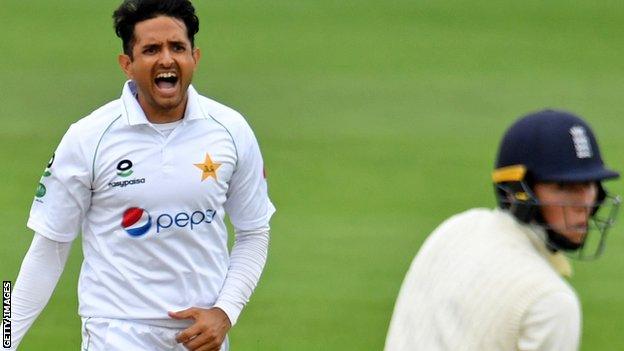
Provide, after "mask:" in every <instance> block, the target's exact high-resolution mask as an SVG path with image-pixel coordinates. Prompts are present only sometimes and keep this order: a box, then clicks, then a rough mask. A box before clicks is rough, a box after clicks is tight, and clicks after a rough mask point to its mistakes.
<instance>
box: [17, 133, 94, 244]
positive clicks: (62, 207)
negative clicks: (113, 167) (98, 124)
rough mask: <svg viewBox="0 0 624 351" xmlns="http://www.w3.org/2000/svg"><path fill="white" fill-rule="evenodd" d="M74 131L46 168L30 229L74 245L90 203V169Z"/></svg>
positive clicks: (62, 142) (66, 136)
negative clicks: (71, 242)
mask: <svg viewBox="0 0 624 351" xmlns="http://www.w3.org/2000/svg"><path fill="white" fill-rule="evenodd" d="M86 163H87V162H86V161H85V158H84V156H83V154H82V152H81V148H80V145H79V141H78V133H77V131H76V130H75V127H74V126H72V127H70V128H69V130H68V131H67V133H65V136H63V139H62V140H61V143H60V144H59V146H58V148H57V149H56V152H55V153H54V154H53V156H52V158H51V159H50V162H49V163H48V166H47V167H46V169H45V171H44V173H43V176H42V177H41V180H40V181H39V185H38V187H37V192H36V194H35V198H34V201H33V204H32V207H31V209H30V217H29V219H28V227H29V228H30V229H32V230H34V231H35V232H37V233H39V234H41V235H43V236H45V237H47V238H49V239H51V240H55V241H60V242H69V241H72V240H73V239H74V238H75V237H76V236H77V235H78V233H79V232H80V230H81V227H82V221H83V219H84V216H85V213H86V212H87V210H88V208H89V206H90V203H91V179H90V171H89V167H88V165H87V164H86Z"/></svg>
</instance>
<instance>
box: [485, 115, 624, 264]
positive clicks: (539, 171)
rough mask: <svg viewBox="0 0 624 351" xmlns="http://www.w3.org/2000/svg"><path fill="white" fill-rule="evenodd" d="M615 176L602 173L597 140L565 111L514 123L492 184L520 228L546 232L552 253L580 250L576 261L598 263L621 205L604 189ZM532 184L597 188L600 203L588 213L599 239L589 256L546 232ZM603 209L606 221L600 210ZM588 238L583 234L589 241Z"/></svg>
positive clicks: (500, 152)
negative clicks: (528, 226) (586, 184)
mask: <svg viewBox="0 0 624 351" xmlns="http://www.w3.org/2000/svg"><path fill="white" fill-rule="evenodd" d="M619 176H620V175H619V173H618V172H615V171H612V170H610V169H608V168H606V167H605V165H604V162H603V160H602V156H601V155H600V149H599V147H598V143H597V141H596V137H595V136H594V133H593V132H592V130H591V128H590V127H589V125H588V124H587V123H586V122H585V121H584V120H582V119H581V118H580V117H578V116H576V115H574V114H572V113H570V112H565V111H558V110H542V111H538V112H535V113H531V114H528V115H526V116H524V117H522V118H520V119H518V120H517V121H516V122H515V123H514V124H513V125H512V126H511V127H509V129H508V130H507V132H506V133H505V135H504V136H503V139H502V141H501V144H500V147H499V150H498V157H497V159H496V165H495V169H494V172H493V173H492V180H493V181H494V187H495V192H496V198H497V202H498V206H499V207H500V208H502V209H505V210H508V211H509V212H510V213H511V214H512V215H514V216H515V217H516V218H517V219H518V220H520V221H522V222H524V223H532V224H537V225H540V226H542V227H544V229H546V232H547V236H548V237H547V245H548V246H549V247H550V248H551V249H552V250H555V251H556V250H566V251H575V250H579V249H581V250H579V258H596V257H598V256H599V255H600V254H601V253H602V251H603V250H604V245H605V238H606V232H607V229H608V228H610V227H611V226H612V225H613V223H614V221H615V215H616V214H617V211H618V208H619V204H620V199H619V197H617V196H615V197H614V196H609V195H608V194H607V192H606V191H605V189H604V188H603V186H602V182H603V181H605V180H608V179H614V178H618V177H619ZM536 182H557V183H579V182H581V183H582V182H596V184H597V186H598V198H597V199H596V203H595V204H594V205H593V206H592V208H591V209H589V211H591V212H590V214H591V221H592V226H593V228H595V229H597V230H598V231H599V233H600V236H599V239H598V244H597V246H596V249H595V251H594V253H593V255H589V256H588V255H585V254H584V250H583V249H585V247H584V246H585V243H586V240H584V242H583V243H581V244H576V243H572V242H570V241H569V240H567V239H566V238H565V236H563V235H561V234H560V233H558V232H557V231H556V230H553V228H550V227H549V226H548V225H547V224H546V223H545V222H544V220H543V218H542V216H541V211H540V206H542V205H546V204H542V203H540V201H539V200H538V199H537V197H536V196H535V195H534V194H533V191H532V187H533V185H534V184H535V183H536ZM601 208H602V209H606V208H608V209H609V210H607V211H602V213H604V212H608V214H607V215H606V216H603V215H602V213H601V214H600V215H599V214H598V210H599V209H601ZM587 235H588V233H586V239H587Z"/></svg>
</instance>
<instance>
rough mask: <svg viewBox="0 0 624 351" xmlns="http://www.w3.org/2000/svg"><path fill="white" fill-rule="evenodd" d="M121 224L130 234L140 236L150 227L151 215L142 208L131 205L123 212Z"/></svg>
mask: <svg viewBox="0 0 624 351" xmlns="http://www.w3.org/2000/svg"><path fill="white" fill-rule="evenodd" d="M121 226H122V227H123V229H124V230H125V231H126V233H128V234H130V235H131V236H141V235H143V234H145V233H147V231H148V230H149V229H150V228H151V227H152V217H151V216H150V214H149V213H148V212H147V211H146V210H144V209H142V208H138V207H131V208H129V209H127V210H126V212H124V214H123V219H122V220H121Z"/></svg>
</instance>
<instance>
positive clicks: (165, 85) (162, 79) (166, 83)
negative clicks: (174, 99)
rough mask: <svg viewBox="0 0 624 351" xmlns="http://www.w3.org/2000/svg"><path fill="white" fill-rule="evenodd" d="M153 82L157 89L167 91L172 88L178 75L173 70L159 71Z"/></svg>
mask: <svg viewBox="0 0 624 351" xmlns="http://www.w3.org/2000/svg"><path fill="white" fill-rule="evenodd" d="M154 83H155V84H156V86H157V87H158V89H160V90H163V91H165V92H166V91H168V90H171V89H174V88H175V87H176V84H177V83H178V75H177V74H176V73H173V72H167V73H159V74H158V75H156V78H155V79H154Z"/></svg>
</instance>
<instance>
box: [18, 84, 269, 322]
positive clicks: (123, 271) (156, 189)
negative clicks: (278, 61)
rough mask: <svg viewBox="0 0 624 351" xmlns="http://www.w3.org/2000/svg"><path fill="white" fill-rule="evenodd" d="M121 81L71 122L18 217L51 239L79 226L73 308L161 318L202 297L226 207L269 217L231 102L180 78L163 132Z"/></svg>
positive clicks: (223, 246) (216, 270)
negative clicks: (180, 100) (180, 112)
mask: <svg viewBox="0 0 624 351" xmlns="http://www.w3.org/2000/svg"><path fill="white" fill-rule="evenodd" d="M135 93H136V92H135V87H134V84H133V83H132V82H131V81H129V82H127V83H126V85H125V86H124V89H123V93H122V96H121V98H120V99H118V100H115V101H113V102H110V103H109V104H107V105H105V106H103V107H101V108H100V109H98V110H96V111H95V112H93V113H92V114H91V115H89V116H87V117H85V118H83V119H81V120H80V121H78V122H76V123H75V124H73V125H72V126H71V127H70V128H69V130H68V131H67V133H66V134H65V136H64V137H63V139H62V141H61V143H60V145H59V146H58V148H57V150H56V152H55V154H54V156H53V157H52V159H51V160H50V163H49V165H48V167H47V168H46V170H45V172H44V176H43V177H42V178H41V182H40V185H39V188H38V189H37V194H36V197H35V200H34V202H33V205H32V209H31V212H30V218H29V220H28V226H29V227H30V228H31V229H33V230H34V231H36V232H38V233H40V234H41V235H44V236H46V237H48V238H50V239H52V240H56V241H65V242H66V241H71V240H73V239H74V238H75V237H76V236H77V234H78V233H79V232H82V234H83V254H84V261H83V264H82V269H81V272H80V279H79V284H78V293H79V303H80V307H79V314H80V315H81V316H82V317H103V318H117V319H134V320H144V321H145V322H146V323H149V324H154V325H163V326H178V327H179V326H184V325H187V324H189V321H188V320H187V321H174V320H171V319H169V317H168V316H167V311H177V310H182V309H185V308H188V307H191V306H197V307H210V306H212V305H213V304H214V303H215V301H216V300H217V297H218V296H219V292H220V290H221V288H222V285H223V282H224V279H225V277H226V273H227V270H228V266H229V254H228V248H227V238H228V233H227V229H226V225H225V222H224V216H225V215H226V214H227V215H228V216H229V218H230V221H231V222H232V224H233V225H234V227H235V228H236V229H238V230H254V229H258V228H265V227H268V223H269V220H270V218H271V215H272V214H273V213H274V212H275V208H274V207H273V205H272V203H271V201H270V200H269V198H268V195H267V184H266V180H265V179H264V173H263V161H262V156H261V154H260V150H259V147H258V144H257V141H256V138H255V136H254V134H253V132H252V130H251V129H250V127H249V126H248V124H247V122H246V121H245V119H244V118H243V117H242V116H241V115H240V114H239V113H237V112H236V111H234V110H232V109H230V108H228V107H226V106H224V105H221V104H219V103H217V102H215V101H213V100H210V99H208V98H206V97H203V96H200V95H199V94H198V93H197V92H196V91H195V89H194V88H193V87H192V86H190V87H189V89H188V102H187V106H186V111H185V114H184V118H183V119H182V122H181V123H180V124H179V125H178V126H177V127H175V129H174V130H173V131H172V132H171V133H170V134H169V135H168V136H166V135H164V134H163V133H162V132H160V131H159V130H158V129H157V128H155V127H154V126H153V125H152V124H150V123H149V121H148V120H147V118H146V117H145V114H144V113H143V110H142V109H141V107H140V105H139V103H138V101H137V99H136V98H135Z"/></svg>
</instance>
